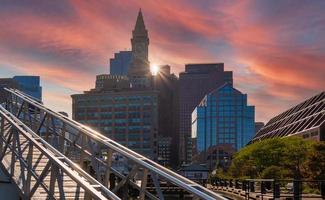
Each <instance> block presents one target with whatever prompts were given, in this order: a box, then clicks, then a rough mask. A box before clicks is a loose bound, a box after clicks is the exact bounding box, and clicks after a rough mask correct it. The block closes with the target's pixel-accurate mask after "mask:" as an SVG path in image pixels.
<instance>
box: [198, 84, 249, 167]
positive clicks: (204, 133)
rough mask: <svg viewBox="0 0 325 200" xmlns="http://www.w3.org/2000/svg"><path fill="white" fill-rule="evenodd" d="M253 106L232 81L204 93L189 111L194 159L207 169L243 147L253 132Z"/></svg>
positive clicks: (228, 157)
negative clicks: (190, 113)
mask: <svg viewBox="0 0 325 200" xmlns="http://www.w3.org/2000/svg"><path fill="white" fill-rule="evenodd" d="M254 122H255V109H254V106H248V105H247V95H246V94H242V93H241V92H240V91H238V90H237V89H235V88H234V87H233V86H232V84H231V83H226V84H224V85H223V86H221V87H219V88H217V89H215V90H213V91H212V92H210V93H209V94H207V95H206V96H205V97H204V98H203V99H202V101H201V102H200V104H199V105H198V106H197V107H196V108H195V109H194V111H193V113H192V139H193V143H194V145H193V146H194V148H195V149H194V150H195V154H196V158H195V159H196V160H195V159H194V161H196V162H201V163H204V164H207V165H208V166H209V168H210V169H212V168H213V167H214V165H215V164H216V163H218V164H222V162H226V160H227V159H230V157H231V155H232V154H233V153H234V152H235V151H238V150H239V149H241V148H242V147H244V146H245V145H246V144H247V143H248V142H249V141H250V140H251V139H252V138H253V136H254V134H255V124H254Z"/></svg>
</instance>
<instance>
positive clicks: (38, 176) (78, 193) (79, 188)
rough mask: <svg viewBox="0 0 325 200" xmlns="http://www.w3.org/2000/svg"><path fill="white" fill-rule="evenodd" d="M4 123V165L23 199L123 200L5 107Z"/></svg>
mask: <svg viewBox="0 0 325 200" xmlns="http://www.w3.org/2000/svg"><path fill="white" fill-rule="evenodd" d="M0 123H1V131H0V161H1V162H2V167H3V168H4V169H5V172H6V173H7V175H8V176H9V177H10V178H11V179H12V180H13V182H15V183H16V184H17V187H18V189H19V191H20V192H21V196H22V197H23V199H30V198H35V199H66V198H68V197H70V198H85V199H86V198H88V197H89V198H92V199H107V198H109V199H114V200H117V199H120V198H119V197H117V196H116V195H115V194H114V193H112V192H111V191H110V190H108V189H107V188H106V187H104V186H103V185H102V184H101V183H100V182H98V181H97V180H96V179H94V178H93V177H91V176H90V175H89V174H88V173H86V172H85V171H83V170H82V169H81V168H80V167H79V166H78V165H77V164H75V163H73V162H72V161H70V160H69V159H68V158H67V157H66V156H65V155H63V154H62V153H60V152H59V151H58V150H56V149H55V148H54V147H52V146H51V145H50V144H48V143H47V142H45V140H44V139H42V138H41V137H40V136H39V135H37V134H35V133H34V132H33V131H32V130H31V129H30V128H29V127H27V126H26V125H25V124H23V123H22V122H21V121H20V120H19V119H18V118H16V117H15V116H14V115H13V114H11V113H10V112H8V111H7V110H6V109H4V108H3V107H2V106H1V105H0ZM68 193H69V195H67V194H68ZM86 195H88V196H86Z"/></svg>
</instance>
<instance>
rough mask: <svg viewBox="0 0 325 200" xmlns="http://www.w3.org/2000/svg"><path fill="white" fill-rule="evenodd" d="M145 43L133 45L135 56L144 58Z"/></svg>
mask: <svg viewBox="0 0 325 200" xmlns="http://www.w3.org/2000/svg"><path fill="white" fill-rule="evenodd" d="M145 54H146V51H145V45H144V44H136V45H135V56H136V57H138V58H142V59H145V57H146V56H145Z"/></svg>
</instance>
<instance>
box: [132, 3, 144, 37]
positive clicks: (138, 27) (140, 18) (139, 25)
mask: <svg viewBox="0 0 325 200" xmlns="http://www.w3.org/2000/svg"><path fill="white" fill-rule="evenodd" d="M145 30H146V26H145V25H144V21H143V16H142V11H141V8H140V10H139V13H138V17H137V22H136V23H135V27H134V31H135V32H138V31H145Z"/></svg>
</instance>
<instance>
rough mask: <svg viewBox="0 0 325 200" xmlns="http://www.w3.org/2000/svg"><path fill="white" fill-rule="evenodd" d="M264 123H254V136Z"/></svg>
mask: <svg viewBox="0 0 325 200" xmlns="http://www.w3.org/2000/svg"><path fill="white" fill-rule="evenodd" d="M263 126H264V122H255V134H256V133H257V132H258V131H259V130H261V128H263Z"/></svg>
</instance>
